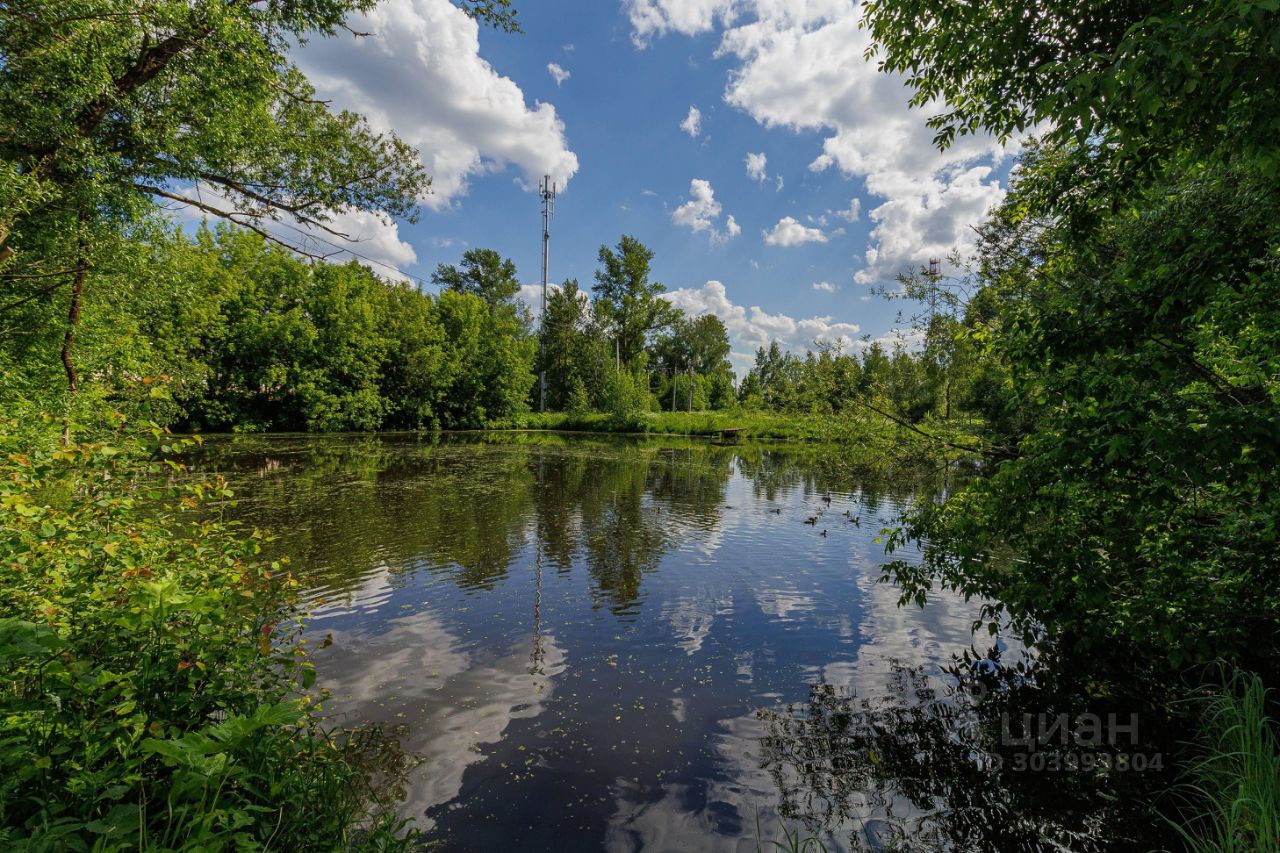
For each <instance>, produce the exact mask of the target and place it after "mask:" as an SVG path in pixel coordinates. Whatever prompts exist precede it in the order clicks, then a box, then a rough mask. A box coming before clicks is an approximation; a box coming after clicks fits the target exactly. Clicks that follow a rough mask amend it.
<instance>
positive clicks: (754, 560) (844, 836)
mask: <svg viewBox="0 0 1280 853" xmlns="http://www.w3.org/2000/svg"><path fill="white" fill-rule="evenodd" d="M203 461H204V464H205V465H207V466H211V467H215V468H220V469H221V470H223V471H226V472H228V473H229V474H231V476H232V478H233V482H234V483H235V485H236V487H237V491H238V494H239V497H240V503H239V505H238V506H237V507H236V508H235V509H234V510H232V512H233V513H235V514H236V515H238V516H239V517H241V518H243V519H245V520H246V521H249V522H252V523H253V524H256V525H259V526H262V527H265V528H267V529H270V530H271V531H273V532H275V533H276V534H278V535H279V536H280V541H279V542H278V543H277V544H276V546H275V547H277V548H278V549H279V550H280V551H281V552H282V553H287V554H289V555H290V556H291V560H292V566H293V569H294V571H295V572H296V573H297V574H298V575H299V576H300V577H301V578H302V579H303V580H304V581H305V583H306V585H307V586H308V588H309V591H308V593H307V598H308V600H309V602H310V604H311V606H312V607H313V608H314V616H313V618H312V621H311V622H310V625H309V628H308V634H309V637H310V644H311V646H312V648H313V649H317V651H316V653H315V662H316V665H317V668H318V670H319V684H320V685H322V686H324V687H326V688H328V689H329V690H330V691H331V692H332V698H331V700H330V701H329V703H328V704H327V706H326V708H327V711H328V712H329V713H330V714H331V715H332V716H333V717H334V719H335V720H336V721H339V722H342V723H343V724H349V725H353V726H354V725H361V724H369V723H374V724H380V725H381V726H383V727H385V728H386V729H387V730H389V731H394V732H396V733H397V734H398V735H399V738H400V744H401V747H402V748H403V749H404V750H405V751H406V752H408V753H410V754H412V755H414V756H417V757H418V758H419V760H420V763H418V764H417V765H416V767H415V768H414V769H413V771H412V772H411V774H410V777H409V779H408V782H407V785H406V786H405V800H404V805H403V809H402V811H403V814H404V815H406V816H412V817H414V818H416V820H417V823H418V825H419V826H420V827H423V828H424V829H426V830H427V831H428V837H429V838H430V839H431V840H438V841H441V842H443V843H444V844H445V847H446V848H447V849H456V850H495V849H496V850H501V849H504V848H506V849H515V850H601V849H603V850H611V851H612V850H617V851H627V850H640V849H644V850H748V851H749V850H756V849H758V848H760V847H762V846H763V847H764V848H766V849H773V848H772V847H771V845H769V841H770V840H783V838H784V834H787V833H791V834H792V835H796V834H798V837H799V838H800V839H801V840H803V839H809V838H816V839H821V841H822V843H823V844H824V846H825V849H827V850H844V849H905V850H917V849H921V850H931V849H957V850H969V849H973V850H985V849H991V850H1023V849H1025V850H1037V849H1098V848H1101V847H1105V846H1108V845H1111V846H1117V845H1118V849H1129V848H1127V847H1126V844H1127V843H1129V842H1131V841H1132V839H1133V838H1134V837H1136V836H1134V835H1133V833H1135V832H1140V830H1135V829H1133V827H1132V826H1131V824H1132V821H1131V819H1130V818H1131V815H1130V814H1129V812H1128V811H1127V810H1126V809H1125V808H1122V807H1119V806H1116V805H1115V804H1114V803H1113V802H1112V801H1111V800H1110V799H1108V797H1109V796H1111V795H1110V794H1107V787H1108V784H1109V783H1104V780H1103V778H1102V777H1103V776H1104V775H1107V774H1101V773H1100V772H1099V771H1097V770H1096V768H1091V769H1090V770H1089V772H1083V771H1077V772H1073V773H1070V774H1064V773H1053V772H1049V771H1047V770H1045V769H1044V768H1040V770H1038V771H1035V772H1033V771H1031V770H1029V769H1026V768H1024V769H1023V770H1022V772H1016V771H1015V770H1014V769H1013V768H1011V767H1010V766H1007V764H1006V765H1005V766H998V765H997V764H993V759H994V760H995V761H996V762H1000V761H1002V760H1007V759H1009V758H1010V756H1011V752H1010V750H1009V749H1007V748H1006V747H1007V746H1008V745H1007V744H1006V743H1005V742H1004V741H1002V740H1000V734H999V730H1000V719H1001V717H1000V715H1001V714H1002V713H1003V712H1006V711H1009V710H1010V709H1016V710H1017V711H1018V712H1019V713H1021V712H1022V710H1023V709H1024V706H1028V702H1029V703H1030V705H1029V707H1033V708H1034V709H1036V710H1044V709H1045V708H1050V707H1051V708H1052V709H1053V710H1055V711H1060V710H1062V709H1063V708H1064V707H1065V706H1063V705H1061V704H1055V703H1057V700H1056V699H1053V700H1051V699H1049V698H1047V697H1046V695H1044V694H1045V691H1043V690H1041V689H1040V688H1039V687H1038V686H1037V685H1036V682H1035V679H1034V678H1032V677H1031V676H1030V674H1029V672H1028V671H1027V670H1026V669H1025V668H1024V669H1021V670H1020V669H1019V668H1018V665H1019V664H1020V663H1023V662H1022V661H1021V656H1022V652H1021V650H1020V648H1019V647H1018V645H1017V643H1016V642H1013V641H1012V640H1005V639H1002V638H1000V637H995V638H992V637H990V636H988V635H987V633H986V632H985V631H984V632H983V634H982V635H981V637H976V638H975V636H974V635H973V634H972V633H971V624H972V622H973V620H974V618H975V616H976V615H977V612H978V606H977V604H976V603H967V602H965V601H964V600H962V599H961V598H959V597H958V596H955V595H949V594H942V593H939V594H938V595H936V596H935V597H934V598H933V600H932V601H930V603H929V604H928V605H927V606H926V607H924V608H923V609H920V608H917V607H909V608H900V607H899V606H898V593H897V591H896V589H895V588H894V587H892V586H891V585H886V584H882V583H877V579H878V578H879V576H880V569H881V566H882V565H883V564H884V563H885V562H886V561H887V559H888V558H887V557H886V556H885V553H884V548H883V545H881V544H879V543H877V542H876V541H875V540H876V537H877V536H878V535H879V532H880V529H881V527H883V526H885V525H887V524H889V523H891V522H892V521H893V519H894V518H895V517H896V515H897V513H898V512H899V511H900V510H901V509H902V507H903V506H905V505H906V504H907V502H909V501H911V500H912V499H913V498H915V497H916V496H918V495H923V494H931V493H933V492H934V491H935V490H937V489H939V488H943V487H945V483H944V482H942V481H940V480H939V479H938V477H937V476H928V475H925V474H922V473H921V472H919V471H914V470H912V471H907V470H902V469H899V470H883V469H882V470H877V469H876V468H875V467H874V466H864V465H853V464H849V463H847V462H845V461H843V460H842V457H841V455H840V454H839V453H835V452H833V451H830V450H826V451H819V450H813V449H805V448H800V449H795V450H792V451H787V450H783V449H777V448H774V449H769V448H760V447H716V446H711V445H708V444H705V443H695V442H685V441H682V440H679V439H675V440H668V441H666V442H642V441H638V440H628V439H616V440H602V439H598V438H572V437H561V436H546V435H541V436H515V437H504V438H494V437H491V436H490V437H477V436H453V437H444V438H434V439H420V438H416V437H409V436H382V437H338V438H314V437H288V436H286V437H276V438H246V439H237V440H215V441H212V442H211V443H210V445H209V448H208V450H207V451H206V456H205V458H204V460H203ZM846 513H847V515H846ZM815 516H816V517H817V518H816V522H815V523H813V524H807V523H806V521H807V520H808V519H810V518H814V517H815ZM852 518H856V519H858V521H857V522H856V523H855V522H854V521H853V520H851V519H852ZM900 556H901V555H900ZM907 556H908V557H909V556H910V555H907ZM325 637H329V638H331V640H332V644H331V645H329V646H327V647H325V648H320V646H321V644H322V643H321V641H322V638H325ZM967 650H975V651H976V652H977V653H978V654H979V656H982V655H986V654H988V652H990V656H991V660H992V662H991V663H988V664H984V665H983V666H984V667H985V668H981V669H978V670H977V672H978V676H976V677H974V676H972V673H974V672H975V669H974V667H973V666H972V664H971V663H966V662H964V661H962V660H960V661H958V659H957V656H958V655H963V654H964V653H965V652H966V651H967ZM970 653H971V654H972V652H970ZM957 667H958V668H957ZM1032 667H1033V668H1034V663H1032ZM966 684H967V686H968V687H969V688H973V687H975V686H976V687H977V688H979V689H978V690H974V689H968V690H961V689H960V688H961V687H964V686H965V685H966ZM1028 694H1031V695H1030V698H1029V699H1028ZM1005 740H1007V737H1006V738H1005ZM1068 751H1070V750H1065V749H1063V750H1059V752H1068ZM1077 751H1078V750H1077ZM1112 751H1113V752H1114V751H1115V750H1112ZM1109 775H1110V776H1114V775H1116V774H1114V773H1111V774H1109ZM1099 792H1102V793H1103V794H1104V795H1105V796H1102V797H1101V798H1099V796H1098V794H1099ZM1126 827H1128V828H1126ZM1126 839H1127V840H1126ZM1134 843H1136V842H1134ZM810 849H817V848H816V847H811V848H810Z"/></svg>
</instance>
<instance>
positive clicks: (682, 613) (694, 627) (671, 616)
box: [662, 593, 733, 655]
mask: <svg viewBox="0 0 1280 853" xmlns="http://www.w3.org/2000/svg"><path fill="white" fill-rule="evenodd" d="M732 612H733V599H732V598H731V597H729V595H728V594H722V595H721V596H720V597H719V598H716V597H714V596H712V595H711V594H710V593H704V594H701V595H698V596H689V597H685V598H680V599H677V600H676V601H674V602H671V603H669V604H665V605H663V608H662V618H664V619H666V620H667V622H669V623H670V624H671V630H672V631H673V632H674V633H675V637H676V645H678V646H679V647H680V648H682V649H684V653H685V654H686V655H692V654H694V653H696V652H698V651H699V650H701V649H702V643H703V641H704V640H706V638H707V637H708V636H709V635H710V634H711V626H712V625H714V624H715V621H716V617H717V616H727V615H729V614H730V613H732Z"/></svg>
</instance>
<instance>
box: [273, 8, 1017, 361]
mask: <svg viewBox="0 0 1280 853" xmlns="http://www.w3.org/2000/svg"><path fill="white" fill-rule="evenodd" d="M518 7H519V10H520V22H521V25H522V27H523V29H524V32H523V33H522V34H506V33H501V32H496V31H492V30H482V29H479V28H477V27H476V26H475V24H474V23H473V22H471V21H470V20H469V19H467V18H465V16H463V15H461V13H460V12H459V11H458V10H457V9H456V8H455V7H453V6H452V5H450V3H449V2H448V0H384V2H383V3H382V4H381V5H379V6H378V7H377V8H376V9H375V10H374V11H373V12H371V13H369V15H368V16H367V18H366V19H364V20H361V21H357V22H356V24H355V28H356V29H359V30H363V31H367V32H370V33H372V35H371V36H369V37H368V38H364V39H354V38H352V37H350V36H347V35H344V36H342V37H340V38H334V39H321V40H317V41H315V42H313V43H312V44H310V45H308V46H306V47H304V48H302V49H300V50H299V51H297V52H296V56H297V58H298V62H299V64H300V66H301V67H302V68H303V70H304V71H305V72H306V73H307V74H308V75H309V76H310V77H311V78H312V80H313V81H314V82H315V83H316V85H317V88H318V90H319V92H320V94H321V95H322V96H324V97H326V98H329V99H331V100H332V101H333V103H334V105H335V106H337V107H341V108H346V109H353V110H356V111H359V112H362V113H364V114H366V115H368V116H369V117H370V120H371V121H372V123H373V124H374V126H375V127H378V128H379V129H388V130H394V131H395V132H396V133H398V134H400V135H401V136H402V137H404V138H405V139H407V140H408V141H410V142H411V143H413V144H414V145H416V146H418V148H419V150H420V151H421V153H422V155H423V159H424V162H425V163H426V164H427V166H428V169H429V171H430V172H431V173H432V175H433V178H434V180H435V185H436V192H435V193H434V194H433V195H432V196H430V197H428V198H425V199H423V209H422V215H421V218H420V220H419V221H418V222H417V223H414V224H409V223H403V222H401V223H379V222H377V221H376V220H374V219H372V218H370V217H367V216H364V217H353V218H352V219H350V220H345V221H343V222H342V224H344V225H347V226H349V227H351V228H352V229H353V230H354V231H355V232H357V233H359V234H360V235H361V237H362V238H363V242H362V243H361V244H360V245H358V246H357V247H356V251H358V252H360V253H361V254H364V255H366V256H367V257H370V258H375V259H377V260H380V261H382V262H384V263H386V264H389V265H390V266H392V267H395V268H397V269H399V270H402V271H404V272H406V273H409V274H411V275H413V276H417V277H421V278H424V279H429V278H430V274H431V271H432V270H434V268H435V266H436V264H438V263H442V262H443V263H451V262H456V261H457V260H458V258H459V257H460V255H461V253H462V252H463V251H464V250H465V249H466V248H467V247H477V246H479V247H487V248H493V249H496V250H498V251H499V252H501V253H503V254H504V255H506V256H509V257H511V258H512V259H513V260H515V262H516V264H517V266H518V268H519V270H520V274H521V278H522V280H523V281H526V282H529V283H534V282H536V281H538V279H539V275H540V249H541V233H540V213H539V201H538V197H537V194H536V192H535V191H534V189H535V187H536V182H537V179H538V177H539V176H540V175H541V174H543V173H544V172H547V173H551V174H552V175H553V176H554V177H556V178H557V180H558V181H559V183H560V185H561V187H562V192H561V194H560V198H559V201H558V205H557V215H556V218H555V221H554V225H553V236H552V262H551V278H552V280H553V281H560V280H563V279H566V278H577V279H578V280H579V281H580V282H581V283H582V284H583V285H584V286H589V285H590V283H591V281H592V277H593V273H594V271H595V269H596V253H597V251H598V249H599V247H600V245H601V244H604V243H607V244H610V245H612V244H613V243H615V242H616V241H617V240H618V238H619V236H620V235H622V234H624V233H625V234H631V235H634V236H635V237H637V238H639V239H640V240H642V241H643V242H644V243H646V244H647V245H648V246H649V247H650V248H652V249H653V250H654V252H655V253H656V257H655V260H654V277H655V278H656V279H657V280H659V281H661V282H663V283H664V284H665V285H666V286H667V288H668V290H670V291H672V299H673V301H675V302H676V304H678V305H680V306H681V307H683V308H685V309H686V310H687V311H689V312H691V313H700V312H704V311H710V312H713V313H716V314H718V315H719V316H721V318H722V319H724V320H725V321H726V323H727V325H728V326H729V329H730V332H731V334H732V336H733V343H734V351H735V357H734V362H735V366H737V367H738V368H739V369H740V371H741V369H742V368H743V367H744V366H745V365H746V364H747V363H748V361H749V359H750V355H751V353H752V352H753V351H754V348H755V347H756V346H758V345H759V344H761V343H763V342H764V341H766V340H768V339H770V338H778V339H780V340H781V341H782V342H783V343H784V345H786V346H788V347H789V348H792V349H796V350H800V349H803V348H805V347H807V346H809V345H811V343H812V341H813V340H814V339H815V338H818V337H822V338H828V339H831V338H842V339H844V340H845V341H846V342H847V343H848V344H849V345H850V346H858V344H857V340H858V339H859V338H861V337H862V336H863V335H870V336H872V337H884V336H886V335H888V334H890V333H891V331H892V329H893V327H894V320H895V316H896V313H897V310H898V306H896V305H894V304H891V303H886V302H885V301H884V300H881V299H878V298H872V297H871V291H872V289H873V287H874V286H876V285H877V284H884V283H891V282H892V279H893V276H894V274H896V273H897V272H898V271H900V270H902V269H904V268H906V267H908V266H911V265H919V264H923V263H927V261H928V259H929V258H930V257H931V256H940V255H946V254H947V253H948V252H949V251H950V250H952V249H960V250H963V249H965V248H966V247H967V246H968V245H969V243H970V240H971V226H972V225H973V224H976V223H977V222H978V221H979V220H980V218H981V216H982V213H983V212H984V211H985V210H986V209H988V208H989V207H990V205H991V204H994V203H996V202H997V201H999V199H1000V197H1001V195H1002V193H1003V188H1004V184H1005V181H1006V179H1007V172H1008V168H1009V165H1010V161H1011V156H1010V155H1011V151H1010V150H1009V149H1006V148H1003V147H1002V146H999V145H997V144H996V143H995V142H994V141H993V140H990V139H985V138H978V139H974V138H970V139H967V140H964V141H962V143H961V144H960V145H959V146H957V148H956V149H953V150H951V151H949V152H947V153H946V154H940V153H938V152H937V151H935V150H934V149H933V147H932V145H931V134H930V132H929V131H928V129H927V128H926V127H925V125H924V119H925V118H926V115H927V112H921V111H919V110H917V111H911V110H908V108H907V106H906V100H907V98H908V96H909V92H908V91H907V89H906V88H905V86H903V84H902V82H901V81H900V80H896V79H893V78H890V77H887V76H885V75H882V74H879V73H878V72H877V71H876V69H875V67H874V65H873V64H871V63H868V62H867V61H866V60H865V59H864V58H863V51H864V50H865V48H866V46H867V40H866V33H865V32H864V31H862V30H861V29H860V27H859V26H858V21H859V20H860V17H861V10H860V8H859V7H858V4H857V3H856V2H853V0H541V2H537V3H534V2H528V0H525V2H518ZM552 64H554V65H556V66H558V68H559V69H562V70H563V72H567V75H568V76H567V77H565V76H563V75H561V76H562V78H563V79H561V80H559V81H557V79H555V77H554V76H553V74H552V72H551V71H550V70H549V66H550V65H552ZM691 107H694V108H696V109H697V110H698V111H699V113H700V121H698V122H697V123H696V127H695V126H694V124H692V123H690V122H689V121H687V120H688V118H689V116H690V108H691ZM749 154H752V155H756V157H755V160H756V164H755V165H756V169H755V172H754V174H749V172H748V164H747V157H748V155H749ZM759 155H764V161H765V162H764V165H763V168H761V167H760V162H759V160H760V158H759ZM695 182H697V183H695ZM842 214H843V215H842ZM815 285H817V287H815Z"/></svg>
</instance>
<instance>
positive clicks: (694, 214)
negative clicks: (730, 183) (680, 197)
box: [671, 178, 742, 243]
mask: <svg viewBox="0 0 1280 853" xmlns="http://www.w3.org/2000/svg"><path fill="white" fill-rule="evenodd" d="M722 212H723V209H722V207H721V205H720V202H718V201H716V193H715V190H714V189H712V188H711V182H710V181H706V180H703V179H702V178H694V179H693V180H692V181H690V182H689V200H688V201H686V202H685V203H684V204H682V205H680V206H679V207H677V208H676V209H675V210H673V211H671V221H672V222H674V223H675V224H676V225H682V226H684V227H686V228H688V229H690V230H691V231H693V233H695V234H697V233H699V232H701V231H709V232H710V234H711V242H713V243H724V242H727V241H729V240H732V239H733V238H734V237H737V236H738V235H739V234H741V233H742V226H740V225H738V221H737V220H736V219H734V218H733V216H729V217H728V218H727V219H726V220H725V224H724V230H723V231H721V230H719V228H718V227H717V225H716V222H717V220H719V218H720V214H721V213H722Z"/></svg>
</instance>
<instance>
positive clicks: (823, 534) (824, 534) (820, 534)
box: [818, 530, 827, 536]
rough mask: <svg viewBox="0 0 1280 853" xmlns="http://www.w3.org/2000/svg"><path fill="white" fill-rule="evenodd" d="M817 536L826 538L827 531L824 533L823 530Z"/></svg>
mask: <svg viewBox="0 0 1280 853" xmlns="http://www.w3.org/2000/svg"><path fill="white" fill-rule="evenodd" d="M818 535H819V536H826V535H827V531H825V530H824V531H822V532H821V533H819V534H818Z"/></svg>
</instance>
